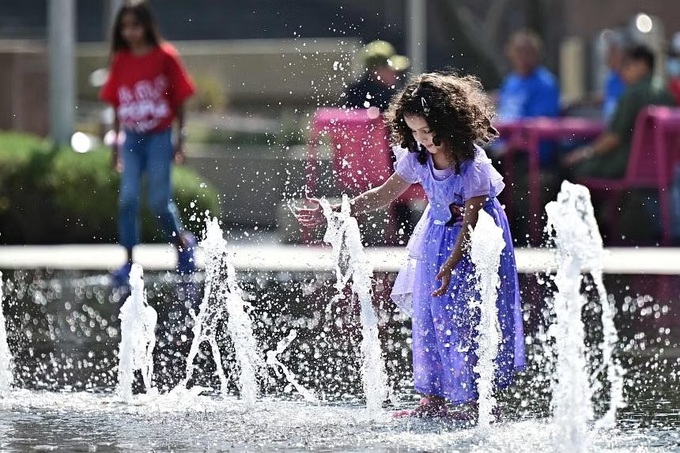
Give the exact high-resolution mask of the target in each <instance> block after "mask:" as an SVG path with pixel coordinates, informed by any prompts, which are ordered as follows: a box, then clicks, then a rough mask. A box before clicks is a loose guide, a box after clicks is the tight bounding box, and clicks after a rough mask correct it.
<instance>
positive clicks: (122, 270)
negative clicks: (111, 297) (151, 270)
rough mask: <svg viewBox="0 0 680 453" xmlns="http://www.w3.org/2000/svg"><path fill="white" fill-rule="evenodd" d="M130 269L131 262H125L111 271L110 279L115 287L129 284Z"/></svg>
mask: <svg viewBox="0 0 680 453" xmlns="http://www.w3.org/2000/svg"><path fill="white" fill-rule="evenodd" d="M130 269H132V263H125V264H123V265H122V266H121V267H119V268H118V269H116V270H115V271H113V272H111V274H110V275H111V280H112V282H113V286H115V287H118V288H120V287H127V286H129V285H130Z"/></svg>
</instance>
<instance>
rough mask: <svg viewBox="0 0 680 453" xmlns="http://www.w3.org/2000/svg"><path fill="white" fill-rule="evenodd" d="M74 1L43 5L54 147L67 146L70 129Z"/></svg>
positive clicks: (73, 95)
mask: <svg viewBox="0 0 680 453" xmlns="http://www.w3.org/2000/svg"><path fill="white" fill-rule="evenodd" d="M74 4H75V1H74V0H49V1H48V2H47V8H48V10H47V50H48V60H49V101H50V104H49V105H50V136H51V138H52V140H53V142H54V144H55V146H61V145H65V144H67V143H69V141H70V138H71V134H72V133H73V129H74V117H75V99H76V89H75V87H76V80H75V34H76V33H75V6H74Z"/></svg>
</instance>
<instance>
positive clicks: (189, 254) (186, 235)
mask: <svg viewBox="0 0 680 453" xmlns="http://www.w3.org/2000/svg"><path fill="white" fill-rule="evenodd" d="M181 234H182V238H183V239H184V244H185V246H180V247H177V272H178V273H179V274H180V275H190V274H193V273H194V272H195V271H196V260H195V257H194V252H195V251H196V246H197V245H198V244H197V242H196V236H194V235H193V234H191V233H190V232H188V231H184V232H182V233H181Z"/></svg>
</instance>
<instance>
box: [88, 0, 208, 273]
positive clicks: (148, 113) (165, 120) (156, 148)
mask: <svg viewBox="0 0 680 453" xmlns="http://www.w3.org/2000/svg"><path fill="white" fill-rule="evenodd" d="M193 93H194V85H193V83H192V81H191V79H190V77H189V76H188V74H187V73H186V71H185V69H184V67H183V66H182V63H181V61H180V58H179V55H178V53H177V51H176V50H175V48H174V47H173V46H172V45H170V44H169V43H168V42H165V41H163V40H162V38H161V36H160V34H159V32H158V28H157V26H156V22H155V20H154V18H153V16H152V14H151V10H150V9H149V7H148V5H147V4H146V3H145V2H139V1H138V2H129V3H127V4H126V5H124V6H123V7H122V8H121V9H120V10H119V11H118V14H117V15H116V19H115V22H114V26H113V38H112V43H111V60H110V66H109V75H108V79H107V81H106V83H105V84H104V86H103V87H102V90H101V93H100V97H101V99H102V100H104V101H106V102H108V103H109V104H111V105H112V106H113V108H114V110H115V121H114V130H115V132H116V134H118V132H119V131H120V130H121V129H122V130H123V131H124V132H125V141H124V143H123V145H122V146H120V147H119V145H118V143H117V141H115V140H114V145H113V160H112V164H113V166H114V168H115V169H116V170H117V171H119V172H121V182H120V194H119V199H118V209H119V212H118V230H119V235H120V243H121V245H123V246H124V247H125V249H126V250H127V262H126V263H125V264H124V265H123V266H122V267H121V268H120V269H118V270H116V271H114V272H113V273H112V276H113V278H114V281H115V283H116V284H118V285H127V283H128V275H129V273H130V268H131V266H132V249H133V247H134V246H135V245H137V244H138V243H139V219H138V214H139V199H140V192H141V181H142V177H143V176H144V175H146V188H147V198H148V205H149V208H150V209H151V211H152V212H153V214H154V217H156V218H157V219H158V221H159V223H160V226H161V228H162V230H163V233H164V234H165V235H166V237H167V239H168V241H169V242H172V243H174V244H175V245H176V246H177V251H178V264H177V270H178V272H179V273H180V274H188V273H191V272H193V271H194V268H195V267H194V248H195V247H196V239H195V237H194V236H193V235H192V234H191V233H190V232H188V231H185V230H184V228H183V227H182V223H181V221H180V218H179V212H178V210H177V206H176V205H175V203H174V202H173V201H172V188H171V181H170V170H171V166H172V162H173V161H174V162H177V163H182V162H183V161H184V148H183V145H184V136H185V134H184V102H185V101H186V100H187V98H189V97H190V96H191V95H192V94H193ZM173 123H176V124H177V126H178V133H177V134H176V137H177V139H176V141H175V143H174V146H173V142H172V126H173Z"/></svg>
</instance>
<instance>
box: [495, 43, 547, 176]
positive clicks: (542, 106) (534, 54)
mask: <svg viewBox="0 0 680 453" xmlns="http://www.w3.org/2000/svg"><path fill="white" fill-rule="evenodd" d="M541 50H542V44H541V39H540V38H539V37H538V35H536V34H535V33H533V32H531V31H520V32H517V33H515V34H514V35H512V37H511V38H510V42H509V43H508V47H507V55H508V59H509V60H510V64H511V66H512V72H511V73H510V74H508V75H507V76H506V77H505V79H504V81H503V84H502V85H501V88H500V91H499V93H498V116H499V119H500V120H502V121H513V120H518V119H523V118H534V117H539V116H545V117H556V116H558V115H559V113H560V89H559V85H558V83H557V80H556V78H555V76H554V75H553V74H552V73H551V72H550V71H549V70H548V69H546V68H545V67H544V66H542V65H541V64H540V59H541ZM540 152H541V156H540V161H541V166H550V165H554V164H555V163H556V159H555V156H554V147H553V146H551V145H550V144H548V143H544V144H542V145H541V151H540Z"/></svg>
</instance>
